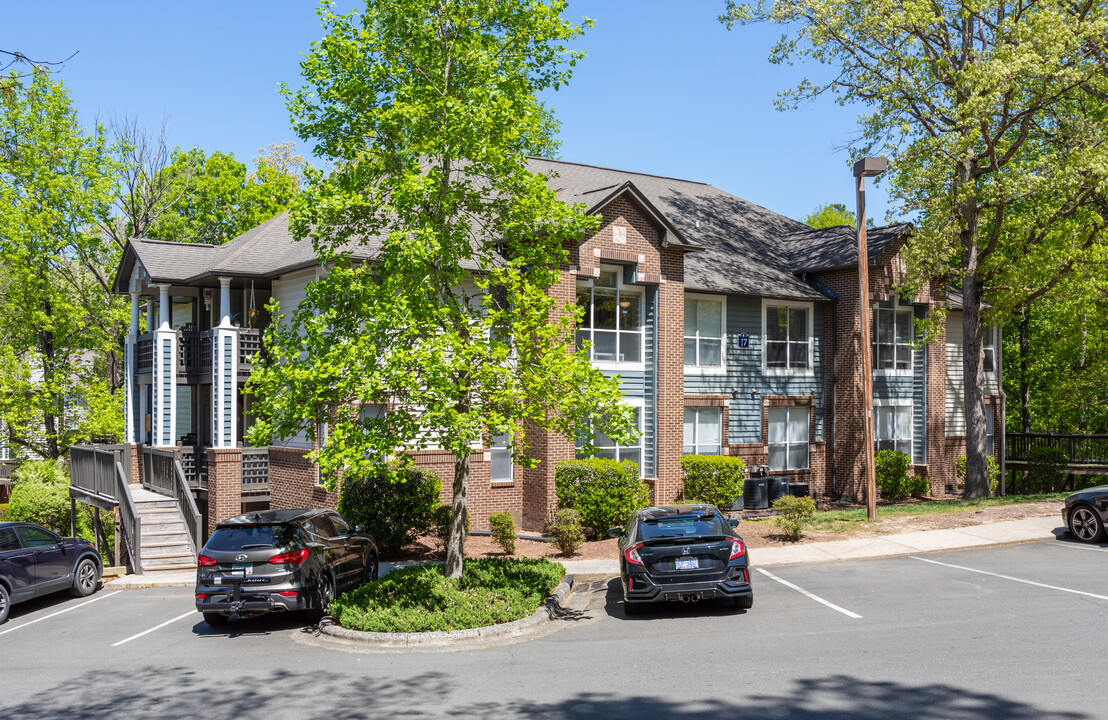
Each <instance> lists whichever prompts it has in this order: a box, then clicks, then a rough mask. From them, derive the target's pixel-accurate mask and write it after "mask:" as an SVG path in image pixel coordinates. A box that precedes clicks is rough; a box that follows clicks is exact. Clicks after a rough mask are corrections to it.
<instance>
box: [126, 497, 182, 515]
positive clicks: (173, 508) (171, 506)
mask: <svg viewBox="0 0 1108 720" xmlns="http://www.w3.org/2000/svg"><path fill="white" fill-rule="evenodd" d="M134 502H135V510H136V511H137V512H140V513H141V512H150V511H151V510H161V511H163V512H178V510H177V502H176V501H174V500H135V501H134Z"/></svg>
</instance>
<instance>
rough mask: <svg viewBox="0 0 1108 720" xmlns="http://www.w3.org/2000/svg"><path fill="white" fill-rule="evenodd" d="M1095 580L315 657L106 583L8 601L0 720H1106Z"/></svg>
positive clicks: (265, 628) (908, 567)
mask: <svg viewBox="0 0 1108 720" xmlns="http://www.w3.org/2000/svg"><path fill="white" fill-rule="evenodd" d="M753 559H754V562H755V566H756V565H757V555H756V554H755V555H754V558H753ZM1106 569H1108V546H1091V547H1090V546H1082V545H1079V544H1076V543H1073V542H1069V541H1064V540H1057V541H1046V542H1037V543H1028V544H1023V545H1011V546H1004V547H995V548H987V549H975V550H962V551H954V552H946V553H930V554H919V555H915V556H904V557H897V558H886V559H877V560H860V561H848V562H836V563H827V564H821V565H795V566H785V567H774V568H769V569H765V570H757V569H756V570H755V572H754V574H753V578H752V579H753V581H754V583H755V585H754V587H755V604H754V608H753V609H752V610H751V611H749V612H747V613H740V612H736V611H735V610H733V609H729V608H725V607H721V606H718V605H715V604H712V603H708V602H703V603H698V604H688V605H686V604H677V603H671V604H666V605H661V606H658V607H656V608H654V609H652V610H651V611H648V612H647V613H646V614H644V615H641V616H635V617H633V618H628V617H626V616H625V615H624V613H623V609H622V603H621V600H620V592H619V586H618V583H617V582H615V581H613V582H611V583H609V585H608V587H607V590H606V592H605V590H604V589H601V590H600V591H599V592H598V593H597V594H596V595H595V596H594V597H593V598H592V600H591V602H590V603H589V605H588V607H587V608H586V610H585V611H584V612H583V613H582V614H581V615H580V616H575V617H574V618H572V619H569V620H566V621H564V622H563V623H560V624H559V626H560V628H561V629H558V630H557V631H555V632H551V633H550V634H549V635H547V636H545V637H542V638H538V639H535V640H532V641H529V642H523V643H519V644H515V645H508V646H504V647H489V648H484V649H476V650H465V651H460V652H453V653H437V654H428V653H421V654H408V655H398V654H380V653H374V652H352V651H350V650H337V649H334V648H333V647H329V646H327V644H326V643H325V642H323V641H322V640H321V639H319V638H317V637H316V636H315V633H314V631H313V630H312V629H311V628H306V627H304V623H303V621H302V620H301V619H300V618H297V617H294V616H291V615H290V616H284V617H282V616H277V615H275V616H271V617H268V618H260V619H255V620H251V621H245V622H234V623H231V624H230V625H228V626H226V627H223V628H219V629H215V628H209V627H208V626H207V625H206V624H205V623H204V622H203V620H202V619H201V617H200V614H199V613H196V612H195V611H194V610H193V609H192V594H191V592H190V590H189V589H188V588H177V589H171V588H165V589H146V590H123V591H113V590H112V589H111V588H110V587H108V588H104V589H101V590H100V591H99V592H98V593H96V594H95V595H93V596H92V597H91V598H88V599H82V600H76V599H73V598H68V597H65V596H64V595H56V596H54V597H52V598H45V599H43V600H40V601H31V602H29V603H26V604H23V605H18V606H16V607H15V608H13V611H12V616H11V619H10V620H9V622H8V623H7V624H5V625H3V626H0V656H2V657H3V659H4V671H3V673H2V674H0V689H2V692H0V708H3V709H4V712H3V713H0V715H3V716H7V717H13V718H20V719H21V720H22V719H37V718H57V717H73V718H83V717H89V718H91V717H158V718H176V717H182V718H184V717H190V718H191V717H199V716H204V717H297V718H305V717H331V718H345V717H351V718H353V717H396V716H398V715H400V716H405V715H406V716H412V717H424V716H453V715H468V716H481V717H483V716H498V717H535V718H538V717H542V718H587V717H605V718H620V717H628V718H630V717H678V718H686V717H687V718H694V717H696V718H703V717H709V718H715V717H719V718H724V717H726V718H736V717H741V718H747V717H749V718H786V717H787V718H836V719H837V718H844V719H845V718H885V717H890V716H893V715H896V714H903V715H906V716H907V717H913V718H993V717H995V718H1098V717H1108V695H1106V694H1105V693H1104V691H1103V685H1102V683H1101V682H1100V677H1101V675H1102V672H1103V671H1102V665H1103V655H1104V651H1103V646H1104V638H1105V637H1106V636H1108V572H1105V570H1106ZM767 570H768V572H767Z"/></svg>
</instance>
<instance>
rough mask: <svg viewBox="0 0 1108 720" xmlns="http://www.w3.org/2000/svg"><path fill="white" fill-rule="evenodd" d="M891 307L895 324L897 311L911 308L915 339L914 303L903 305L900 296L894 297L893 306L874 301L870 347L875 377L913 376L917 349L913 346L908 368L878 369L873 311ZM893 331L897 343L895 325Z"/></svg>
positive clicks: (871, 312)
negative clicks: (884, 305)
mask: <svg viewBox="0 0 1108 720" xmlns="http://www.w3.org/2000/svg"><path fill="white" fill-rule="evenodd" d="M890 309H891V310H892V311H893V324H894V325H895V323H896V313H897V312H898V311H901V310H910V311H911V312H912V323H913V324H912V339H913V340H915V334H916V330H915V328H916V326H915V320H916V313H915V309H914V308H913V306H912V305H901V304H900V298H898V297H894V298H893V306H892V308H882V307H881V306H880V303H873V307H871V308H870V316H869V317H870V322H873V327H872V328H871V333H870V334H871V335H872V337H871V338H870V348H869V352H870V359H869V360H870V367H871V368H873V376H874V377H912V375H913V373H914V372H915V368H916V350H915V348H912V349H911V351H910V354H909V357H910V358H911V360H910V362H909V364H910V365H911V367H909V368H908V369H907V370H897V369H895V368H891V369H884V370H881V369H878V367H877V356H876V355H874V354H873V346H874V345H876V344H877V323H876V322H874V321H873V313H874V311H876V310H890ZM893 333H894V334H893V339H894V345H895V339H896V335H895V333H896V330H895V327H894V330H893Z"/></svg>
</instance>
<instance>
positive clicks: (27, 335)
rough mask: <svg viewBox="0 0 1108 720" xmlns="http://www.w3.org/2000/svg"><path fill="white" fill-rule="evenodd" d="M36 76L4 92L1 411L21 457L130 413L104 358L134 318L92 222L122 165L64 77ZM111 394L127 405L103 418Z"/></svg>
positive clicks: (61, 445) (107, 208) (115, 253)
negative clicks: (85, 124) (86, 123)
mask: <svg viewBox="0 0 1108 720" xmlns="http://www.w3.org/2000/svg"><path fill="white" fill-rule="evenodd" d="M32 76H33V77H32V78H30V82H29V84H27V82H26V80H27V79H26V78H23V79H20V78H15V77H11V78H8V80H7V81H6V82H5V92H4V93H2V94H0V145H2V146H3V150H2V151H0V207H2V208H3V212H0V417H2V418H3V419H4V420H3V422H4V425H5V426H6V428H7V430H8V432H9V434H10V440H11V445H12V448H13V450H14V451H15V452H16V453H17V454H19V455H24V456H26V455H34V454H37V455H38V456H41V457H47V458H57V457H61V456H64V455H65V454H66V452H67V449H68V446H69V444H70V443H72V442H73V441H74V440H77V439H81V438H87V437H89V436H90V435H91V434H92V433H93V432H95V433H98V434H99V433H102V432H103V428H102V427H101V426H102V425H103V424H104V422H105V421H106V420H108V419H110V418H113V417H116V418H118V417H120V416H121V413H122V409H121V408H122V402H121V398H120V395H118V394H116V395H114V396H113V395H111V392H110V391H111V388H112V380H113V377H112V375H111V374H110V373H109V372H107V368H108V367H109V365H108V364H107V363H106V362H105V358H107V357H109V356H112V355H113V354H114V353H116V352H117V349H118V339H119V335H120V329H121V328H122V327H124V325H125V323H126V310H125V309H124V303H123V300H122V298H121V297H120V296H118V295H115V294H113V293H112V292H111V291H110V285H111V279H112V278H111V275H112V273H113V272H114V270H115V266H116V263H117V261H118V259H119V248H118V247H117V246H116V245H115V243H113V242H111V241H110V240H108V239H107V238H105V237H104V236H103V235H102V234H101V233H99V232H97V231H96V230H95V228H94V226H95V223H97V222H98V221H99V220H100V219H102V218H104V217H106V216H108V215H109V214H110V212H111V199H112V196H113V192H114V182H115V172H116V169H117V166H116V164H115V162H114V161H113V160H112V158H111V154H110V152H109V149H108V147H107V141H106V138H105V133H104V130H103V128H101V127H100V126H97V127H95V128H93V130H92V131H91V132H87V131H85V130H84V129H83V128H82V127H81V126H80V124H79V122H78V119H77V111H76V109H75V108H74V107H73V106H72V104H71V102H70V98H69V95H68V93H67V92H66V91H65V89H64V88H63V87H62V85H61V83H56V82H54V81H53V80H52V76H51V75H50V74H49V73H47V72H46V71H42V70H34V71H33V72H32ZM105 397H113V398H114V400H115V403H116V404H117V405H119V406H120V410H119V411H118V412H116V413H114V414H112V413H109V414H108V415H106V416H103V417H101V416H99V414H98V412H99V410H102V409H103V407H104V403H102V402H101V400H102V399H103V398H105ZM120 424H121V423H120Z"/></svg>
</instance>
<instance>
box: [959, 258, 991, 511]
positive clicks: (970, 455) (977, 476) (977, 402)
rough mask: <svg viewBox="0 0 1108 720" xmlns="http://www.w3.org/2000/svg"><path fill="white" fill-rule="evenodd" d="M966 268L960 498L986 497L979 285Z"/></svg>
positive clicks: (963, 307)
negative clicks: (963, 467) (963, 465)
mask: <svg viewBox="0 0 1108 720" xmlns="http://www.w3.org/2000/svg"><path fill="white" fill-rule="evenodd" d="M974 274H975V273H973V272H971V271H970V270H968V269H967V272H966V276H965V278H964V280H963V283H962V297H963V303H962V332H963V340H962V388H963V392H964V393H965V406H966V407H965V409H966V480H965V482H966V488H965V494H964V495H963V497H967V498H984V497H988V496H989V476H988V465H987V463H988V461H987V460H986V452H985V439H986V438H985V363H984V357H983V355H982V352H981V336H982V328H981V305H982V300H981V289H982V288H981V284H980V283H979V282H978V281H977V280H975V279H974V277H973V275H974Z"/></svg>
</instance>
